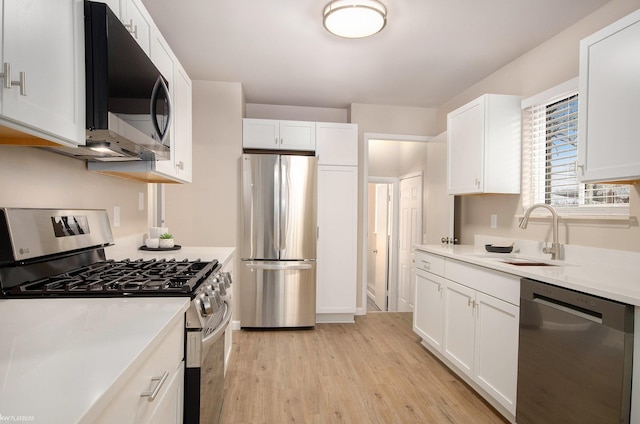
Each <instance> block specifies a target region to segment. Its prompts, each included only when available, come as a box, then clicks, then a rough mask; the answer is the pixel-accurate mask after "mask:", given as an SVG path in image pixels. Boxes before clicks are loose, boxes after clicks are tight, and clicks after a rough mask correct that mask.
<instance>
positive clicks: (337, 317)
mask: <svg viewBox="0 0 640 424" xmlns="http://www.w3.org/2000/svg"><path fill="white" fill-rule="evenodd" d="M355 322H356V321H355V318H354V314H316V324H353V323H355Z"/></svg>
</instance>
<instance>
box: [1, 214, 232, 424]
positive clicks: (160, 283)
mask: <svg viewBox="0 0 640 424" xmlns="http://www.w3.org/2000/svg"><path fill="white" fill-rule="evenodd" d="M112 244H113V235H112V233H111V226H110V224H109V218H108V216H107V213H106V211H104V210H87V209H65V210H61V209H20V208H0V295H1V296H2V297H4V298H42V297H105V296H106V297H116V296H135V297H151V296H154V297H155V296H181V297H189V298H190V299H191V305H190V307H189V309H188V310H187V312H186V316H185V323H186V324H185V367H186V369H185V390H184V393H185V397H184V422H185V423H186V424H191V423H217V422H218V419H219V415H220V410H221V408H222V400H223V399H222V398H223V385H224V332H225V330H226V329H227V327H228V325H229V322H230V319H231V313H232V305H231V297H230V296H229V295H228V294H227V293H228V290H229V288H230V285H231V277H230V275H229V274H227V273H223V272H221V264H219V263H218V261H216V260H213V261H201V260H199V259H194V260H182V261H176V260H164V259H161V260H155V259H154V260H141V259H125V260H119V261H114V260H107V259H106V255H105V250H104V248H105V247H106V246H109V245H112Z"/></svg>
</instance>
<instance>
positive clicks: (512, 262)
mask: <svg viewBox="0 0 640 424" xmlns="http://www.w3.org/2000/svg"><path fill="white" fill-rule="evenodd" d="M500 262H503V263H505V264H509V265H515V266H556V265H554V264H549V263H546V262H540V261H536V260H531V259H509V260H504V261H500Z"/></svg>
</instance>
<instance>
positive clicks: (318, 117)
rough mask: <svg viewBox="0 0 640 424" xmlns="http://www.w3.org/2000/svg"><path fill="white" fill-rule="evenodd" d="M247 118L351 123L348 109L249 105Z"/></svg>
mask: <svg viewBox="0 0 640 424" xmlns="http://www.w3.org/2000/svg"><path fill="white" fill-rule="evenodd" d="M246 118H259V119H284V120H292V121H313V122H340V123H346V122H349V121H348V120H347V119H348V113H347V109H336V108H326V107H302V106H282V105H260V104H255V103H247V106H246Z"/></svg>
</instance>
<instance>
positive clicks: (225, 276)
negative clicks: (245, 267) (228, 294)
mask: <svg viewBox="0 0 640 424" xmlns="http://www.w3.org/2000/svg"><path fill="white" fill-rule="evenodd" d="M220 280H221V281H223V282H224V286H225V287H226V288H229V287H231V273H230V272H221V273H220Z"/></svg>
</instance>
